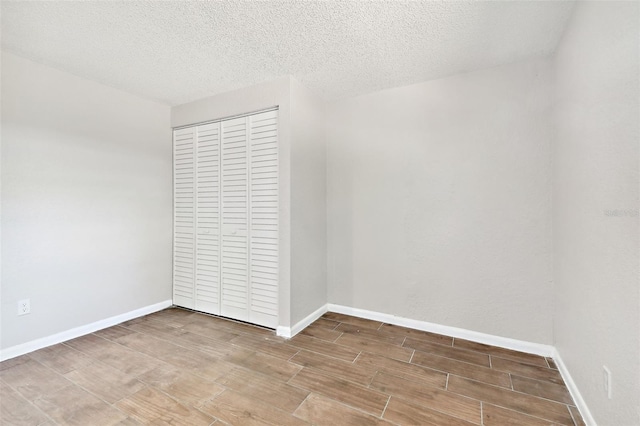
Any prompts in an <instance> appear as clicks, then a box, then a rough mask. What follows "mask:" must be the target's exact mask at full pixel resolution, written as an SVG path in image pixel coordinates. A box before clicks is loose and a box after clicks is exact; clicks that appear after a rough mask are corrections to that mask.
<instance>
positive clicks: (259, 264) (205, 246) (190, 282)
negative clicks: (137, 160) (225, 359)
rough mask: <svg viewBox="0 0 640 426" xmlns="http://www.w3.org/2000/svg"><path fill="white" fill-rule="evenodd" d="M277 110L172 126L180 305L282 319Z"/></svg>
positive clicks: (260, 319)
mask: <svg viewBox="0 0 640 426" xmlns="http://www.w3.org/2000/svg"><path fill="white" fill-rule="evenodd" d="M278 202H279V199H278V111H277V110H273V111H267V112H262V113H257V114H253V115H249V116H246V117H241V118H234V119H228V120H223V121H220V122H216V123H211V124H204V125H199V126H193V127H188V128H183V129H178V130H175V131H174V268H173V270H174V274H173V302H174V304H175V305H178V306H183V307H186V308H191V309H196V310H198V311H203V312H207V313H211V314H216V315H222V316H225V317H230V318H234V319H238V320H242V321H249V322H252V323H255V324H259V325H263V326H267V327H273V328H275V327H276V326H277V325H278V261H279V257H278Z"/></svg>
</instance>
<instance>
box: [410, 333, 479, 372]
mask: <svg viewBox="0 0 640 426" xmlns="http://www.w3.org/2000/svg"><path fill="white" fill-rule="evenodd" d="M414 340H415V339H414ZM425 343H428V344H432V345H437V346H440V347H443V348H449V349H455V350H457V351H461V353H471V354H478V355H484V356H486V357H487V359H490V355H489V354H486V353H483V352H478V351H472V350H468V349H461V348H454V347H453V346H447V345H443V344H441V343H435V342H425ZM405 344H406V342H405ZM405 344H403V346H402V347H403V348H409V349H414V350H416V351H420V352H425V351H423V350H421V349H420V348H414V347H411V346H405ZM427 353H429V352H427ZM440 356H442V355H440ZM447 358H450V357H447ZM452 359H455V358H452ZM485 367H486V366H485Z"/></svg>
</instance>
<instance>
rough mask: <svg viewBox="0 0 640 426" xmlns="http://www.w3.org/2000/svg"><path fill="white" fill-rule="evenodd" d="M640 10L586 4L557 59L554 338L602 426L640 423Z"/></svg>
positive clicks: (570, 27) (634, 5)
mask: <svg viewBox="0 0 640 426" xmlns="http://www.w3.org/2000/svg"><path fill="white" fill-rule="evenodd" d="M639 6H640V4H639V3H637V2H628V3H620V2H579V3H578V4H577V6H576V9H575V13H574V15H573V17H572V19H571V21H570V22H569V25H568V28H567V31H566V33H565V35H564V38H563V40H562V41H561V43H560V46H559V48H558V51H557V53H556V57H555V62H554V65H555V70H556V86H555V93H556V102H557V105H556V113H557V114H556V122H557V137H556V141H555V144H554V181H553V189H554V190H553V195H554V198H553V204H554V205H553V229H554V278H555V287H556V288H555V294H556V305H555V316H554V337H555V345H556V347H557V349H558V351H559V353H560V355H561V357H562V359H563V360H564V362H565V364H566V365H567V367H568V369H569V371H570V373H571V375H572V377H573V378H574V381H575V382H576V384H577V385H578V388H579V389H580V392H581V394H582V396H583V397H584V399H585V400H586V403H587V405H588V406H589V408H590V410H591V412H592V414H593V415H594V417H595V420H596V421H597V422H598V424H599V425H638V424H640V411H639V410H640V389H639V387H640V368H639V363H640V280H639V267H638V260H639V259H640V250H639V241H638V237H639V226H638V225H639V224H638V222H639V218H638V209H639V208H640V205H639V201H638V182H639V177H638V159H639V155H640V150H639V148H638V144H639V141H640V129H639V126H640V124H639V123H640V106H639V98H640V86H639V79H640V68H639V66H640V61H639V58H638V55H639V48H640V46H639V40H640V31H639V25H640V13H639ZM603 365H606V366H607V367H608V368H609V369H610V370H611V372H612V373H613V399H612V400H609V399H607V396H606V394H605V392H604V386H603Z"/></svg>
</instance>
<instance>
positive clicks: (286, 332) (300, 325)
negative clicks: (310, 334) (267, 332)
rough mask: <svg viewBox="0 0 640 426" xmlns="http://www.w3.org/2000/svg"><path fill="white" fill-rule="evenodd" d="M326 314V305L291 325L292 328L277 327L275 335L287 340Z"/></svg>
mask: <svg viewBox="0 0 640 426" xmlns="http://www.w3.org/2000/svg"><path fill="white" fill-rule="evenodd" d="M326 312H327V305H326V304H325V305H322V306H320V307H319V308H318V309H316V310H315V311H313V312H311V313H310V314H309V315H307V316H306V317H304V318H303V319H301V320H300V321H298V322H297V323H295V324H294V325H293V327H282V326H278V328H276V334H277V335H278V336H280V337H284V338H287V339H290V338H292V337H293V336H295V335H296V334H298V333H300V332H301V331H302V330H304V329H305V328H307V326H309V325H310V324H311V323H312V322H314V321H315V320H317V319H318V318H320V317H321V316H322V315H324V314H325V313H326Z"/></svg>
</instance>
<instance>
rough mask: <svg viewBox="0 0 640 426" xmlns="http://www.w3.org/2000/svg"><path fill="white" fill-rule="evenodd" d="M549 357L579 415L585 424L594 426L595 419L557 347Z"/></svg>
mask: <svg viewBox="0 0 640 426" xmlns="http://www.w3.org/2000/svg"><path fill="white" fill-rule="evenodd" d="M551 358H553V360H554V361H555V363H556V365H557V366H558V371H560V375H561V376H562V379H563V380H564V383H565V385H566V386H567V389H568V390H569V394H571V398H573V401H574V402H575V403H576V407H577V408H578V411H580V415H582V419H583V420H584V422H585V424H586V425H587V426H596V421H595V419H594V417H593V415H592V414H591V411H590V410H589V407H588V406H587V403H586V401H585V400H584V398H583V397H582V394H581V393H580V390H579V389H578V385H577V384H576V382H575V381H574V380H573V377H572V376H571V373H570V372H569V369H568V368H567V365H566V364H565V363H564V361H563V360H562V356H560V352H559V351H558V349H557V348H554V349H553V355H551Z"/></svg>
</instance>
